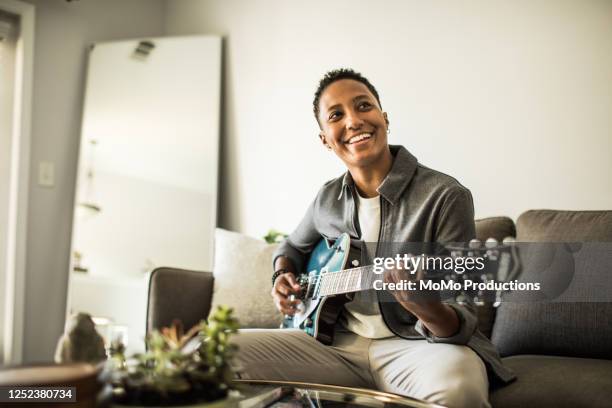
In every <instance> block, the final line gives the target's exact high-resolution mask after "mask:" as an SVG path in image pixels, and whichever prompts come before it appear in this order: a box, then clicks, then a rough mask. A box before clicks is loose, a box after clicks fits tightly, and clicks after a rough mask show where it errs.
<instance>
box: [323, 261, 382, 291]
mask: <svg viewBox="0 0 612 408" xmlns="http://www.w3.org/2000/svg"><path fill="white" fill-rule="evenodd" d="M377 279H381V277H380V275H377V274H375V273H374V272H373V267H372V265H368V266H360V267H358V268H351V269H344V270H342V271H338V272H324V273H322V274H321V275H320V284H319V295H321V296H332V295H339V294H342V293H351V292H360V291H362V290H367V289H372V285H373V284H374V281H375V280H377Z"/></svg>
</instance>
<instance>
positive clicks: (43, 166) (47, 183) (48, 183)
mask: <svg viewBox="0 0 612 408" xmlns="http://www.w3.org/2000/svg"><path fill="white" fill-rule="evenodd" d="M38 185H39V186H41V187H54V186H55V163H53V162H50V161H41V162H40V163H39V164H38Z"/></svg>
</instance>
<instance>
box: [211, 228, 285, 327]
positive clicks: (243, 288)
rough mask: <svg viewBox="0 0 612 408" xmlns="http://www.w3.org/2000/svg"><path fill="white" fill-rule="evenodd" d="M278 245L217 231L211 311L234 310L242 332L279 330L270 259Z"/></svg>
mask: <svg viewBox="0 0 612 408" xmlns="http://www.w3.org/2000/svg"><path fill="white" fill-rule="evenodd" d="M277 247H278V245H276V244H268V243H266V242H264V241H263V240H259V239H256V238H253V237H249V236H246V235H243V234H239V233H237V232H231V231H227V230H224V229H220V228H217V230H216V231H215V254H214V267H213V276H214V278H215V281H214V286H213V298H212V308H211V310H215V309H216V307H217V305H227V306H230V307H233V308H234V311H235V316H236V318H237V319H238V322H239V323H240V326H241V327H243V328H278V327H279V325H280V323H281V321H282V318H283V317H282V315H281V314H280V313H279V311H278V310H277V309H276V307H275V306H274V303H273V302H272V297H271V296H270V290H271V289H272V284H271V282H270V279H271V278H272V255H273V253H274V251H275V250H276V248H277Z"/></svg>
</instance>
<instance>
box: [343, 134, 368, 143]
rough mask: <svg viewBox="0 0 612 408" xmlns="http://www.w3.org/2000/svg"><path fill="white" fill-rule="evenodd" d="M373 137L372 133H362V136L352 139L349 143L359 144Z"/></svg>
mask: <svg viewBox="0 0 612 408" xmlns="http://www.w3.org/2000/svg"><path fill="white" fill-rule="evenodd" d="M371 137H372V135H371V134H370V133H362V134H360V135H357V136H353V137H351V138H350V139H349V141H348V142H347V143H348V144H352V143H357V142H361V141H362V140H363V139H369V138H371Z"/></svg>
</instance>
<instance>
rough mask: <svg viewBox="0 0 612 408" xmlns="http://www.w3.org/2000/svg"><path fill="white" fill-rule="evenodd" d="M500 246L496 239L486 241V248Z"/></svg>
mask: <svg viewBox="0 0 612 408" xmlns="http://www.w3.org/2000/svg"><path fill="white" fill-rule="evenodd" d="M498 245H499V242H498V241H497V240H496V239H495V238H487V240H486V241H485V247H487V248H489V249H491V248H495V247H496V246H498Z"/></svg>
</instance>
